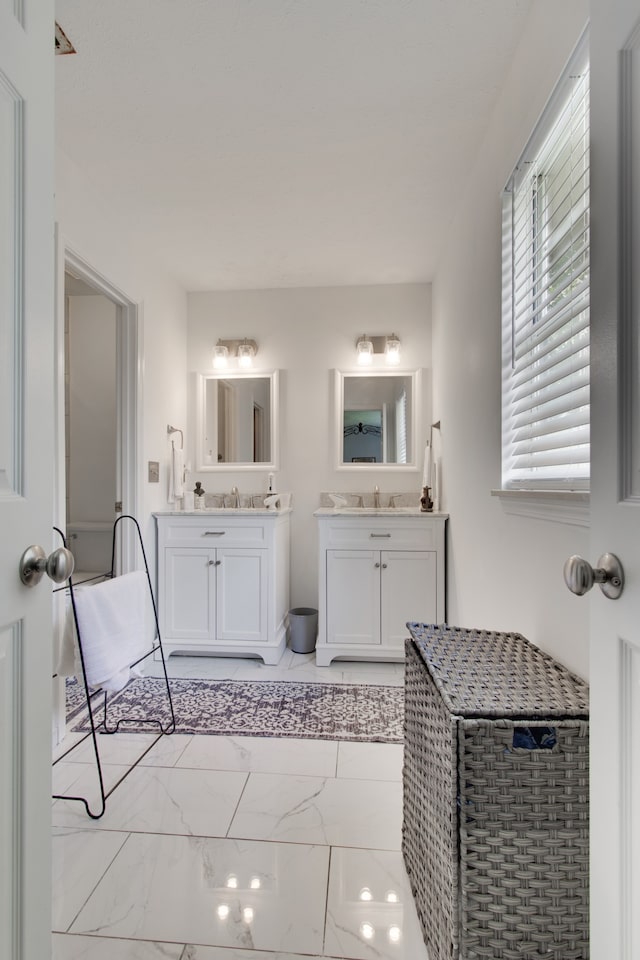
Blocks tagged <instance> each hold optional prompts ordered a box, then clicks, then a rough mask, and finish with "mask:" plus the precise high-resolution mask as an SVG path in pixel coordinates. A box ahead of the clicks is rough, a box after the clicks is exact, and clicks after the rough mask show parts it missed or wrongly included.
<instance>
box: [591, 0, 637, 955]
mask: <svg viewBox="0 0 640 960" xmlns="http://www.w3.org/2000/svg"><path fill="white" fill-rule="evenodd" d="M639 22H640V4H639V3H638V0H607V2H606V3H605V2H595V0H593V2H592V4H591V175H592V181H591V206H592V224H593V232H592V247H591V249H592V266H591V291H592V293H591V325H592V335H591V343H592V396H591V403H592V408H591V409H592V436H591V451H592V484H591V489H592V493H591V554H592V555H591V556H590V557H589V558H588V559H589V561H590V562H591V564H592V565H597V561H598V558H599V557H600V556H601V555H602V554H604V553H605V552H611V553H615V554H616V555H617V556H618V557H619V558H620V560H621V562H622V565H623V567H624V570H625V573H626V585H625V588H624V591H623V593H622V596H621V597H620V599H618V600H608V599H606V597H605V596H603V594H602V593H601V591H600V590H599V589H598V587H595V588H594V589H593V591H592V593H591V599H590V603H591V664H590V676H591V720H592V723H591V737H592V740H591V743H592V754H591V759H592V763H591V784H592V787H591V836H592V849H591V945H592V951H591V956H592V958H593V960H614V958H615V960H638V957H640V910H639V905H640V401H639V384H640V379H639V378H640V363H639V362H638V361H639V348H640V347H639V345H640V319H639V316H640V315H639V310H640V285H639V283H640V267H639V264H640V32H639V30H638V23H639ZM577 602H585V601H583V600H582V601H577Z"/></svg>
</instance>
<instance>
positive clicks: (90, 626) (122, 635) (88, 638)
mask: <svg viewBox="0 0 640 960" xmlns="http://www.w3.org/2000/svg"><path fill="white" fill-rule="evenodd" d="M74 597H75V605H76V616H77V618H78V629H79V632H80V636H81V638H82V654H83V657H84V666H85V670H86V673H87V682H88V684H89V686H90V687H94V688H97V687H101V688H102V689H103V690H121V689H122V688H123V687H124V686H125V685H126V684H127V683H128V681H129V679H130V677H131V676H132V671H131V669H130V666H131V664H132V663H133V662H134V661H135V660H137V659H138V658H139V657H141V656H143V655H144V654H145V653H148V652H149V651H150V650H151V647H152V645H153V641H154V639H155V621H154V622H153V625H152V624H151V616H150V614H151V611H150V608H151V601H150V598H149V583H148V581H147V575H146V573H143V571H141V570H138V571H136V572H135V573H127V574H124V575H123V576H121V577H115V578H114V579H113V580H106V581H105V582H104V583H98V584H96V585H95V586H85V587H77V588H76V589H75V591H74ZM70 621H71V623H70ZM74 633H75V630H73V611H72V610H71V609H69V615H68V617H67V629H66V630H65V639H64V642H63V650H62V656H61V659H60V666H59V668H58V672H59V673H60V674H61V675H67V676H68V675H69V674H70V667H71V664H72V663H73V660H74V657H73V647H74V640H73V636H74ZM75 659H76V660H77V657H76V658H75ZM74 672H75V673H77V671H76V670H75V669H74ZM135 673H139V671H135Z"/></svg>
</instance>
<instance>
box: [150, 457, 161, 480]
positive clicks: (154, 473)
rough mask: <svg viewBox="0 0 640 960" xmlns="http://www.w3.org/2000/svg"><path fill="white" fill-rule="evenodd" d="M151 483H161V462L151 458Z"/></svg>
mask: <svg viewBox="0 0 640 960" xmlns="http://www.w3.org/2000/svg"><path fill="white" fill-rule="evenodd" d="M149 483H160V462H159V461H158V460H149Z"/></svg>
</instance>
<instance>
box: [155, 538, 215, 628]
mask: <svg viewBox="0 0 640 960" xmlns="http://www.w3.org/2000/svg"><path fill="white" fill-rule="evenodd" d="M215 557H216V552H215V550H190V549H189V548H188V547H186V548H184V549H181V548H179V547H170V548H169V549H167V550H165V557H164V597H163V601H164V625H163V633H164V636H163V639H164V640H167V641H171V640H191V641H193V642H196V643H212V642H213V640H214V637H215V624H216V603H215V583H216V580H215V574H214V569H215Z"/></svg>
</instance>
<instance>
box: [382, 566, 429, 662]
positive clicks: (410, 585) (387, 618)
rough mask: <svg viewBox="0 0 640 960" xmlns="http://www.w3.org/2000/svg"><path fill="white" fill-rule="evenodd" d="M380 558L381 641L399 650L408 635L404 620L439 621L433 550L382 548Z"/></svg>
mask: <svg viewBox="0 0 640 960" xmlns="http://www.w3.org/2000/svg"><path fill="white" fill-rule="evenodd" d="M381 561H382V565H381V569H380V573H381V631H382V644H383V646H384V647H390V648H392V649H398V650H401V649H403V648H404V641H405V639H406V638H407V637H408V635H409V632H408V630H407V626H406V625H407V621H411V620H414V621H418V622H421V623H437V622H438V610H437V604H436V577H437V573H436V554H435V552H433V551H429V550H383V551H382V553H381Z"/></svg>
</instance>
